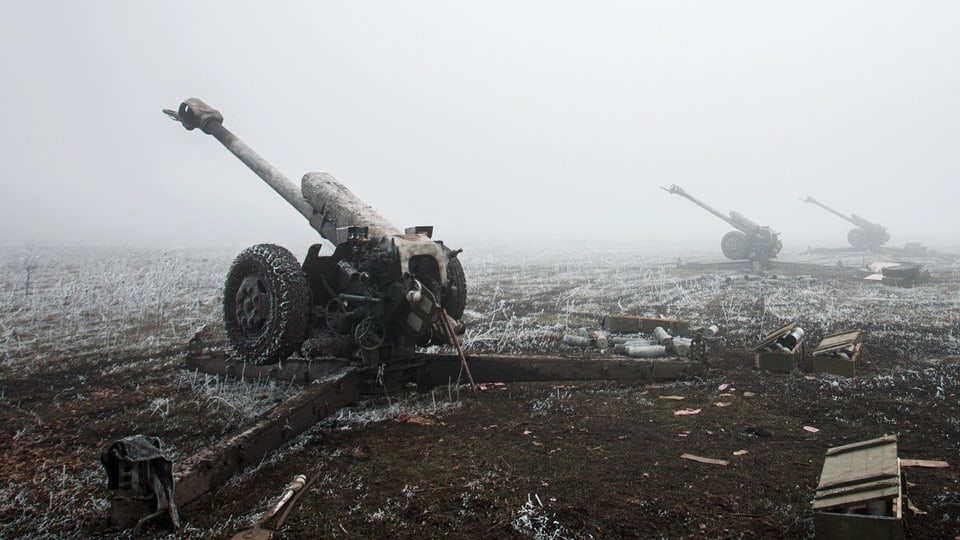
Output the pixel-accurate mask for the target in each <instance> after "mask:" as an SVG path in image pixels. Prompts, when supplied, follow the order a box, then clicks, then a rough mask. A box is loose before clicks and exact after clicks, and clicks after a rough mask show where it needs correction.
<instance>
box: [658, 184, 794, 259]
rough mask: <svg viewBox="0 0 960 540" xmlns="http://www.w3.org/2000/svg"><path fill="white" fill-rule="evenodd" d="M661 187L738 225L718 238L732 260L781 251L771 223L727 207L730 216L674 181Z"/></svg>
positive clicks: (766, 257)
mask: <svg viewBox="0 0 960 540" xmlns="http://www.w3.org/2000/svg"><path fill="white" fill-rule="evenodd" d="M660 189H662V190H664V191H666V192H668V193H673V194H674V195H680V196H681V197H686V198H687V199H690V201H691V202H693V203H694V204H696V205H697V206H699V207H701V208H703V209H704V210H706V211H707V212H710V213H711V214H713V215H715V216H717V217H718V218H720V219H722V220H724V221H726V222H727V223H729V224H730V225H733V226H734V227H735V228H736V229H737V230H736V231H730V232H728V233H727V234H725V235H723V239H722V240H720V250H721V251H722V252H723V254H724V255H725V256H726V257H727V258H728V259H732V260H734V261H740V260H751V261H766V260H769V259H774V258H776V257H777V254H778V253H780V249H781V248H782V247H783V244H781V243H780V234H779V233H777V232H774V231H773V230H772V229H771V228H770V227H764V226H761V225H757V224H756V223H754V222H753V221H751V220H749V219H747V218H746V217H745V216H744V215H743V214H741V213H739V212H735V211H733V210H731V211H730V215H729V217H728V216H725V215H723V214H721V213H720V212H718V211H717V210H715V209H713V208H711V207H710V206H709V205H707V204H706V203H704V202H703V201H701V200H699V199H697V198H696V197H694V196H692V195H690V194H689V193H687V192H686V191H684V189H683V188H681V187H680V186H678V185H676V184H674V185H671V186H670V187H669V188H665V187H661V188H660Z"/></svg>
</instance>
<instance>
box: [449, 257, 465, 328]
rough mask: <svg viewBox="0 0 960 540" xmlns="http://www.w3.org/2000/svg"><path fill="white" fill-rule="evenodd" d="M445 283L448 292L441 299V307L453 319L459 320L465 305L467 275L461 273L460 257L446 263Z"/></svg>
mask: <svg viewBox="0 0 960 540" xmlns="http://www.w3.org/2000/svg"><path fill="white" fill-rule="evenodd" d="M447 283H449V292H448V293H447V295H446V296H445V297H444V299H443V308H444V309H446V310H447V314H448V315H450V316H451V317H453V320H455V321H459V320H460V318H461V317H463V310H464V309H465V308H466V307H467V277H466V276H465V275H464V273H463V265H461V264H460V259H450V262H448V263H447Z"/></svg>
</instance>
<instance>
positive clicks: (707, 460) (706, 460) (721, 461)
mask: <svg viewBox="0 0 960 540" xmlns="http://www.w3.org/2000/svg"><path fill="white" fill-rule="evenodd" d="M680 459H689V460H690V461H696V462H699V463H707V464H710V465H723V466H727V465H729V464H730V462H729V461H727V460H725V459H715V458H708V457H703V456H697V455H694V454H683V455H681V456H680Z"/></svg>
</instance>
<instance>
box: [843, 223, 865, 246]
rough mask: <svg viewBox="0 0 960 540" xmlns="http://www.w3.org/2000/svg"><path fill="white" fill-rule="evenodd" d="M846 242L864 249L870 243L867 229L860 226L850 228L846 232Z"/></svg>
mask: <svg viewBox="0 0 960 540" xmlns="http://www.w3.org/2000/svg"><path fill="white" fill-rule="evenodd" d="M847 242H850V245H851V246H853V247H855V248H857V249H866V248H867V246H868V245H869V244H870V240H869V235H868V234H867V231H865V230H863V229H861V228H860V227H857V228H854V229H850V232H848V233H847Z"/></svg>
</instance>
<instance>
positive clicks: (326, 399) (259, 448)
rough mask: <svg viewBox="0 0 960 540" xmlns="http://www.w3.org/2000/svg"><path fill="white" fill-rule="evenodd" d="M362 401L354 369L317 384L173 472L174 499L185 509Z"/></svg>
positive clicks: (358, 380)
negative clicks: (326, 419) (275, 451)
mask: <svg viewBox="0 0 960 540" xmlns="http://www.w3.org/2000/svg"><path fill="white" fill-rule="evenodd" d="M359 398H360V374H359V372H357V371H356V370H350V371H347V372H346V373H344V374H342V375H341V376H340V377H336V378H334V379H331V380H327V381H324V382H320V383H316V384H312V385H310V386H307V387H306V388H304V389H303V390H301V391H300V393H299V394H297V395H295V396H293V397H292V398H290V399H287V400H286V401H284V402H283V403H281V404H279V405H277V406H276V407H274V408H273V409H270V410H269V411H267V412H266V413H265V414H263V415H262V416H261V417H260V418H258V419H257V420H255V421H254V422H252V423H251V424H248V425H247V426H245V427H244V428H242V429H241V430H240V432H239V433H238V434H236V435H234V436H232V437H229V438H227V439H223V440H221V441H219V442H217V443H216V444H214V445H213V446H210V447H208V448H207V449H206V450H204V451H203V452H201V453H200V454H197V455H195V456H192V457H190V458H188V459H187V460H185V461H184V462H182V463H181V464H179V465H178V466H177V467H176V470H175V471H174V494H175V495H174V498H175V500H176V504H177V506H184V505H186V504H188V503H190V502H192V501H194V500H196V499H197V498H198V497H200V496H201V495H203V494H204V493H206V492H208V491H210V490H211V489H213V488H215V487H217V486H219V485H221V484H223V483H224V482H226V481H227V480H229V479H230V478H231V477H232V476H233V475H234V474H236V473H238V472H240V471H241V470H243V469H244V468H246V467H248V466H250V465H253V464H255V463H258V462H259V461H260V460H261V459H263V457H264V456H266V455H267V454H269V453H270V452H273V451H274V450H276V449H277V448H280V447H281V446H282V445H284V444H285V443H287V442H289V441H290V440H292V439H293V438H294V437H296V436H297V435H299V434H301V433H303V432H304V431H306V430H307V429H308V428H310V427H311V426H313V425H314V424H316V423H317V422H319V421H320V420H323V419H324V418H326V417H328V416H330V415H331V414H333V413H335V412H336V411H337V410H339V409H340V408H342V407H345V406H347V405H349V404H351V403H355V402H356V401H357V400H358V399H359Z"/></svg>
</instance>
